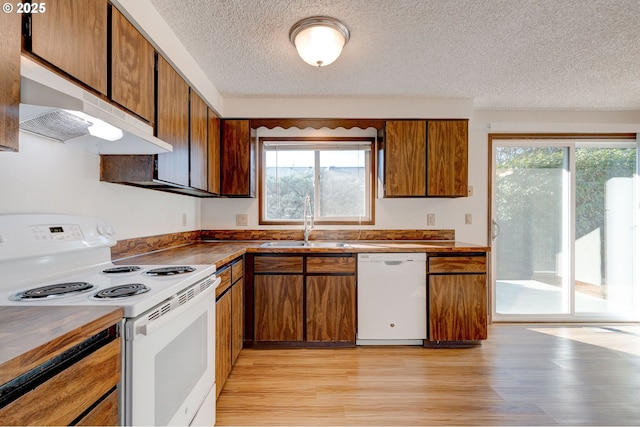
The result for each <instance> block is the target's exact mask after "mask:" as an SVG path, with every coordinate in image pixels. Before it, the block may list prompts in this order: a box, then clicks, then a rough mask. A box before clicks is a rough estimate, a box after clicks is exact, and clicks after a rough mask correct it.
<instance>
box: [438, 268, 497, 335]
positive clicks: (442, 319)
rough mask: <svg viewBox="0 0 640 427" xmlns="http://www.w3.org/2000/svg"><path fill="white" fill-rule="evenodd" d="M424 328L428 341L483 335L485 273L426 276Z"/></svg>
mask: <svg viewBox="0 0 640 427" xmlns="http://www.w3.org/2000/svg"><path fill="white" fill-rule="evenodd" d="M428 293H429V302H428V316H427V317H428V319H429V320H428V322H429V324H428V331H429V340H431V341H467V340H470V341H474V340H484V339H486V338H487V302H486V301H487V276H486V275H485V274H442V275H430V276H429V289H428Z"/></svg>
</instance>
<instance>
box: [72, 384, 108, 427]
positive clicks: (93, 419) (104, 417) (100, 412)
mask: <svg viewBox="0 0 640 427" xmlns="http://www.w3.org/2000/svg"><path fill="white" fill-rule="evenodd" d="M76 425H77V426H117V425H118V390H117V389H116V390H113V391H112V392H111V393H109V395H107V397H105V398H104V399H103V400H102V402H100V403H98V404H97V405H96V406H95V408H93V409H92V410H91V411H90V412H89V413H88V414H87V415H85V416H84V417H82V418H81V419H80V421H78V424H76Z"/></svg>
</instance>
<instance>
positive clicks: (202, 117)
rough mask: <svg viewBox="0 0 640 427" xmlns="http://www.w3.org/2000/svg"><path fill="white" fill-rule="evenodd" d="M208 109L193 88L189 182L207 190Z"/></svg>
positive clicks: (190, 114) (191, 95) (190, 107)
mask: <svg viewBox="0 0 640 427" xmlns="http://www.w3.org/2000/svg"><path fill="white" fill-rule="evenodd" d="M207 109H208V107H207V104H206V103H205V102H204V101H203V99H202V98H201V97H200V96H199V95H198V94H197V93H196V92H195V91H194V90H193V89H192V90H191V94H190V106H189V121H190V126H189V165H190V171H189V184H190V186H191V187H192V188H197V189H200V190H205V191H207V189H208V183H209V177H208V176H207V173H208V172H209V170H208V167H207V165H208V160H209V159H208V155H209V153H208V148H209V141H208V139H207V129H208V123H207Z"/></svg>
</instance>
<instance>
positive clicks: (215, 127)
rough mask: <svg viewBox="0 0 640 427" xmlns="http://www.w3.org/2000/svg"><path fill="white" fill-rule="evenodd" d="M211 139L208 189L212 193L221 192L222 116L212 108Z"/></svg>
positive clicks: (208, 133)
mask: <svg viewBox="0 0 640 427" xmlns="http://www.w3.org/2000/svg"><path fill="white" fill-rule="evenodd" d="M207 123H208V132H207V139H208V140H209V161H208V164H209V173H208V180H209V183H208V189H209V192H210V193H213V194H220V118H219V117H218V115H217V114H216V113H215V111H213V110H212V109H211V108H209V109H208V112H207Z"/></svg>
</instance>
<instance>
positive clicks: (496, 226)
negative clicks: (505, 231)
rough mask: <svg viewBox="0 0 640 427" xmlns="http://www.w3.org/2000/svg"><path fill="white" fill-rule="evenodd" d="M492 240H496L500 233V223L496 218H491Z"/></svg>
mask: <svg viewBox="0 0 640 427" xmlns="http://www.w3.org/2000/svg"><path fill="white" fill-rule="evenodd" d="M491 225H492V227H491V240H496V239H497V238H498V236H499V235H500V225H499V224H498V221H496V220H495V219H492V220H491Z"/></svg>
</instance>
